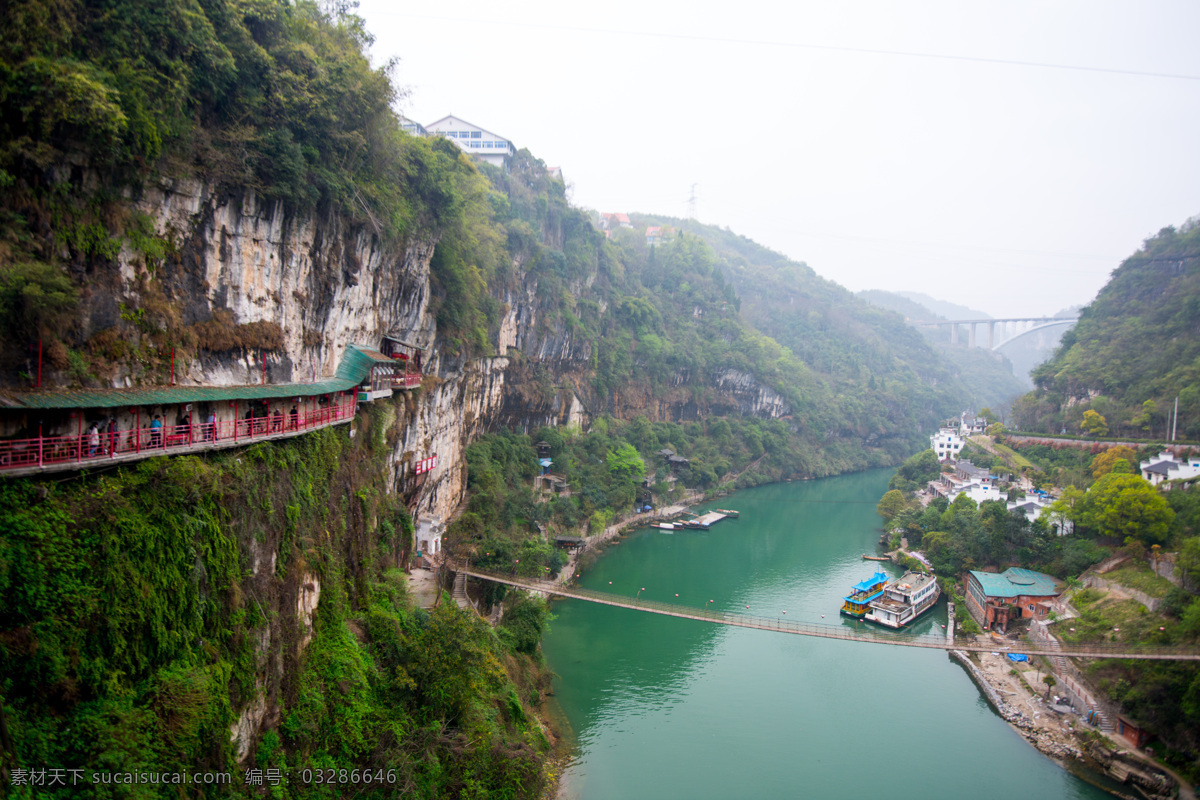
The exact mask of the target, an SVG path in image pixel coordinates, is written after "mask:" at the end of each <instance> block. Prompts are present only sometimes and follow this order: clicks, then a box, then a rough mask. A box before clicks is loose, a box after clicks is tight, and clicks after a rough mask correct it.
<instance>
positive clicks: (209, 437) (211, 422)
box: [204, 411, 217, 442]
mask: <svg viewBox="0 0 1200 800" xmlns="http://www.w3.org/2000/svg"><path fill="white" fill-rule="evenodd" d="M204 440H205V441H206V442H215V441H216V440H217V412H216V411H209V412H208V422H207V423H206V424H205V425H204Z"/></svg>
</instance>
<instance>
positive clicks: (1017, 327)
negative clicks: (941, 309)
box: [908, 317, 1079, 352]
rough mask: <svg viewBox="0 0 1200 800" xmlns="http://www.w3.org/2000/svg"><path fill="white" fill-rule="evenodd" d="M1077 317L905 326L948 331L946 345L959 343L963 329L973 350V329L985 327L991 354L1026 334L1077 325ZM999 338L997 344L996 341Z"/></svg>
mask: <svg viewBox="0 0 1200 800" xmlns="http://www.w3.org/2000/svg"><path fill="white" fill-rule="evenodd" d="M1078 320H1079V318H1078V317H1010V318H1008V319H945V320H937V321H936V322H924V321H914V320H909V321H908V322H909V324H910V325H912V326H914V327H917V328H946V327H948V328H950V344H952V345H957V344H959V343H961V342H962V332H961V330H960V328H961V327H962V326H963V325H966V326H967V347H977V346H978V344H977V341H976V338H977V337H976V332H977V326H979V325H983V324H986V325H987V349H988V350H991V351H993V352H995V351H996V350H998V349H1000V348H1001V347H1004V346H1005V345H1007V344H1008V343H1009V342H1012V341H1014V340H1016V339H1019V338H1021V337H1022V336H1025V335H1026V334H1030V333H1034V332H1035V331H1041V330H1044V329H1046V328H1056V327H1060V326H1071V325H1074V324H1075V323H1076V322H1078ZM997 325H999V326H1000V335H999V336H996V326H997ZM997 339H999V341H997Z"/></svg>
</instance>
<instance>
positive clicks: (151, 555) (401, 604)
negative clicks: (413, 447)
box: [0, 409, 548, 798]
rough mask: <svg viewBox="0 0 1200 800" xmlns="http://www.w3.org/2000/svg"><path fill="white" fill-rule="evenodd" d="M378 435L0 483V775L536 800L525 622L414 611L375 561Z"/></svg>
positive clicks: (386, 507) (383, 532) (144, 793)
mask: <svg viewBox="0 0 1200 800" xmlns="http://www.w3.org/2000/svg"><path fill="white" fill-rule="evenodd" d="M393 421H394V414H389V413H387V412H386V410H381V409H376V410H374V411H373V413H371V414H370V415H369V416H368V415H365V414H364V415H360V416H359V418H358V423H357V424H358V425H359V430H358V435H357V436H356V437H355V438H354V439H348V438H347V436H346V430H345V429H344V428H342V429H330V430H325V431H319V432H314V433H311V434H308V435H306V436H304V437H301V438H299V439H295V440H291V441H288V442H284V443H262V444H258V445H254V446H252V447H248V448H245V449H242V450H238V451H236V452H231V453H227V454H224V455H219V456H212V457H207V458H197V457H190V456H182V457H173V458H170V459H165V458H163V459H153V460H150V461H147V462H143V463H142V464H140V465H137V466H134V467H130V468H117V469H114V470H112V471H109V472H106V473H105V474H103V475H96V476H89V475H84V476H81V477H78V478H76V479H74V480H70V481H65V482H55V481H34V480H6V481H4V482H3V483H2V484H0V661H2V662H3V663H4V665H5V668H4V670H3V671H2V672H0V712H2V713H3V715H4V719H5V723H6V727H7V732H8V736H9V740H10V741H11V742H13V743H15V752H12V753H11V754H9V755H8V756H7V759H8V760H7V761H6V763H5V766H6V767H7V768H8V770H9V772H10V773H11V772H12V770H13V769H16V768H23V769H33V768H39V767H40V768H50V767H57V768H64V769H67V768H79V769H83V770H84V773H83V775H84V776H88V777H84V778H81V780H89V782H88V783H80V784H79V785H78V786H74V787H70V786H68V787H66V788H64V789H62V790H61V792H60V793H61V794H62V796H64V797H68V796H79V797H95V796H98V795H97V792H98V791H101V794H102V793H103V790H100V789H99V788H98V787H96V786H93V785H91V784H90V775H91V772H90V771H91V770H96V771H101V772H104V771H112V772H122V773H124V772H175V771H189V772H190V771H196V770H200V771H211V772H229V773H231V775H232V781H231V783H230V784H229V785H225V786H219V787H218V786H211V787H193V788H192V789H191V790H190V791H197V792H202V793H207V794H206V796H231V795H234V796H252V795H253V796H258V794H259V792H260V791H261V788H260V787H256V786H252V785H249V784H248V783H247V782H246V780H245V778H246V770H247V769H257V770H261V771H263V773H262V774H265V772H266V771H267V770H279V771H280V773H279V774H282V775H284V776H286V779H287V783H286V785H284V786H280V787H273V788H272V789H271V791H272V792H273V796H277V797H326V796H332V795H331V793H334V794H336V793H339V792H341V791H344V790H349V789H350V788H351V787H350V785H349V783H348V781H349V779H348V778H346V777H342V778H338V777H337V775H340V774H341V771H342V770H346V771H349V770H359V771H360V774H361V771H364V770H365V771H369V772H370V773H371V776H372V778H371V780H370V782H369V783H368V782H366V781H365V780H364V779H359V780H355V781H353V783H354V786H353V791H354V792H355V795H356V796H361V797H393V796H397V794H400V795H403V796H405V797H428V798H434V797H495V798H501V797H505V798H518V797H536V796H537V794H538V792H539V790H540V787H541V786H542V784H543V780H544V778H543V768H542V765H541V754H542V753H543V752H544V751H545V750H546V749H547V747H548V745H547V741H546V738H545V736H544V734H543V732H542V730H541V726H540V723H539V722H538V721H537V717H536V716H535V715H534V709H535V708H536V706H537V705H538V703H539V702H540V699H541V693H542V692H543V691H544V689H545V680H546V676H545V675H544V674H543V673H542V668H541V667H540V666H539V664H540V661H539V660H538V657H537V656H536V653H534V651H533V650H532V649H531V648H530V647H529V646H528V640H529V638H530V636H533V637H534V640H535V641H536V638H538V637H540V627H541V625H542V624H544V615H543V616H539V615H538V613H537V609H536V608H534V609H532V613H530V614H525V615H521V614H518V615H517V616H516V618H515V621H514V623H513V625H512V626H511V627H510V629H502V630H501V632H500V633H499V634H498V633H496V632H494V631H493V630H492V629H491V628H489V627H488V626H487V625H486V624H485V623H483V622H482V621H481V620H480V619H479V618H478V617H477V616H475V615H473V614H468V613H463V612H460V611H459V610H458V609H457V608H456V607H455V606H454V604H453V603H450V602H444V603H442V604H440V605H439V606H438V607H436V608H435V609H434V610H433V611H432V612H426V611H423V610H419V609H415V608H414V607H413V605H412V603H411V601H410V600H409V598H408V597H407V595H406V586H407V581H406V580H405V578H404V576H403V574H402V573H400V572H399V571H398V570H396V569H394V568H393V566H392V565H394V564H396V563H398V562H399V561H401V560H402V559H404V558H405V557H406V556H407V550H408V547H409V546H410V545H409V543H410V542H411V522H410V520H409V518H408V515H407V513H406V512H405V511H404V509H403V507H402V506H400V505H399V503H398V502H397V500H396V498H395V497H394V496H393V495H390V494H388V493H387V491H386V487H385V486H384V483H385V482H386V480H385V479H384V477H383V476H384V475H386V474H387V473H386V470H384V469H383V468H382V467H383V459H384V458H386V447H385V441H386V436H387V429H388V428H389V427H390V425H391V424H392V423H393ZM318 597H319V602H317V598H318ZM531 653H533V655H532V656H531ZM239 714H242V715H247V714H257V715H258V716H259V717H260V718H261V719H262V720H264V724H263V727H262V735H261V737H258V736H256V735H255V733H254V731H255V727H256V726H255V725H254V724H246V725H244V726H242V727H239V726H238V721H239ZM231 729H232V730H234V731H235V732H239V735H240V737H241V738H242V740H243V741H242V743H241V745H242V747H244V748H245V750H246V751H247V752H248V754H249V760H248V761H247V762H245V763H242V764H239V753H238V752H237V750H236V747H237V745H236V744H235V743H234V742H232V741H231V737H230V733H231ZM330 769H332V770H336V773H335V776H334V778H333V779H332V783H334V784H335V785H334V786H332V787H331V786H328V785H322V783H321V781H322V776H325V775H327V774H328V773H325V772H321V773H318V772H317V770H322V771H324V770H330ZM305 770H310V771H311V772H307V773H306V772H305ZM306 775H307V776H308V779H307V780H306V779H305V776H306ZM328 782H329V781H325V783H328ZM339 785H340V788H339ZM124 788H125V789H127V790H128V792H129V793H128V794H123V795H121V796H126V797H147V798H149V797H160V796H164V797H165V796H167V795H168V794H170V795H171V796H174V794H173V793H174V791H175V788H176V787H167V786H161V785H151V784H142V785H135V786H130V787H124ZM40 791H41V790H40V789H38V788H35V787H31V786H28V785H25V786H24V787H21V786H12V787H10V794H11V796H16V797H26V796H28V797H34V796H38V793H39V792H40ZM104 796H107V795H104ZM114 796H115V795H114Z"/></svg>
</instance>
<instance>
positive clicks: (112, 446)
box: [0, 341, 420, 475]
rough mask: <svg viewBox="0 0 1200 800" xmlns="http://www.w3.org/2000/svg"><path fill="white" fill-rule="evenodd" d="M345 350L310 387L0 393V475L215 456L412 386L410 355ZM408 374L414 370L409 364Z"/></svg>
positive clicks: (415, 376) (392, 347) (332, 418)
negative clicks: (175, 455) (177, 455)
mask: <svg viewBox="0 0 1200 800" xmlns="http://www.w3.org/2000/svg"><path fill="white" fill-rule="evenodd" d="M385 348H387V349H388V350H389V351H390V353H389V354H384V353H381V352H379V351H378V350H375V349H373V348H370V347H364V346H362V345H356V344H351V345H347V347H346V350H345V352H344V353H343V354H342V359H341V361H340V362H339V364H338V368H337V371H336V373H335V374H334V375H333V377H330V378H323V379H321V380H317V381H313V382H310V383H267V382H266V380H265V372H264V381H263V382H262V383H259V384H248V385H237V386H178V385H177V386H161V385H160V386H133V387H127V388H87V389H38V390H25V391H19V390H3V391H0V475H27V474H37V473H41V472H47V471H58V470H63V469H75V468H79V467H82V466H94V465H95V464H96V463H97V462H100V461H107V462H110V463H111V462H115V461H127V460H133V459H138V458H146V457H149V456H152V455H156V454H166V453H169V452H172V451H174V452H182V451H194V450H196V449H222V448H224V447H230V446H238V445H239V444H243V443H245V442H247V441H249V440H251V439H253V438H256V437H275V436H280V437H287V436H292V435H298V434H300V433H303V432H305V431H308V430H312V429H313V428H317V427H326V426H328V425H331V424H344V423H346V422H349V421H350V419H351V418H352V417H353V416H354V413H355V411H356V409H357V406H358V404H359V403H365V402H371V401H372V400H378V399H381V398H384V397H389V396H391V394H392V391H393V390H394V389H411V388H415V387H416V386H419V385H420V373H419V364H420V360H419V358H415V359H412V358H409V356H408V354H407V353H405V352H401V350H402V348H400V347H397V346H396V344H395V343H394V342H388V341H385ZM414 366H416V367H417V369H416V370H414V369H413V367H414Z"/></svg>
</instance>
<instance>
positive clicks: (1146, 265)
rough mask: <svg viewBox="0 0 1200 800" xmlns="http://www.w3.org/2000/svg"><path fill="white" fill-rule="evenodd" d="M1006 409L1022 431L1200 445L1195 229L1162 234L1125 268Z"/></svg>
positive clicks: (1199, 253)
mask: <svg viewBox="0 0 1200 800" xmlns="http://www.w3.org/2000/svg"><path fill="white" fill-rule="evenodd" d="M1033 377H1034V381H1035V383H1036V385H1037V389H1036V390H1035V391H1033V392H1031V393H1029V394H1028V395H1026V396H1025V397H1023V398H1022V399H1021V401H1020V402H1018V403H1017V404H1016V406H1015V407H1014V409H1013V419H1014V422H1015V424H1016V425H1017V426H1018V427H1019V428H1021V429H1022V430H1031V431H1048V432H1058V431H1060V430H1061V429H1064V428H1065V429H1066V431H1067V432H1068V433H1080V432H1081V422H1082V420H1083V417H1084V414H1085V413H1086V412H1087V411H1094V412H1096V413H1098V414H1099V415H1101V416H1102V417H1103V418H1104V420H1105V422H1106V427H1107V432H1108V433H1109V434H1111V435H1116V436H1138V437H1146V438H1151V437H1153V438H1158V439H1163V438H1167V437H1168V436H1169V433H1170V431H1169V422H1168V420H1169V418H1170V417H1171V415H1172V411H1173V408H1174V403H1175V399H1176V398H1178V399H1179V426H1178V435H1179V437H1180V438H1188V439H1200V224H1197V222H1196V221H1195V220H1190V221H1189V222H1188V223H1186V224H1184V225H1183V226H1181V227H1180V228H1179V229H1175V228H1173V227H1169V228H1164V229H1162V230H1161V231H1159V232H1158V233H1157V234H1156V235H1155V236H1153V237H1151V238H1149V239H1147V240H1146V242H1145V244H1144V245H1143V246H1142V248H1141V249H1140V250H1139V251H1138V252H1136V253H1134V254H1133V255H1132V256H1130V257H1129V258H1127V259H1125V261H1124V262H1122V264H1121V266H1120V267H1118V268H1117V269H1116V270H1114V271H1113V274H1112V277H1111V279H1110V280H1109V282H1108V283H1107V284H1106V285H1105V287H1104V288H1103V289H1102V290H1101V291H1100V294H1099V295H1098V296H1097V297H1096V299H1095V300H1094V301H1093V302H1092V303H1091V304H1090V305H1088V306H1087V307H1086V308H1084V309H1083V311H1082V312H1081V314H1080V319H1079V323H1078V324H1077V325H1076V326H1075V328H1074V329H1073V330H1072V331H1070V332H1069V333H1067V334H1066V335H1064V336H1063V340H1062V344H1061V345H1060V347H1059V349H1058V351H1057V352H1056V353H1055V354H1054V357H1053V358H1052V359H1050V360H1049V361H1047V362H1046V363H1045V364H1043V365H1042V366H1041V367H1039V368H1038V369H1037V370H1035V371H1034V375H1033Z"/></svg>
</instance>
